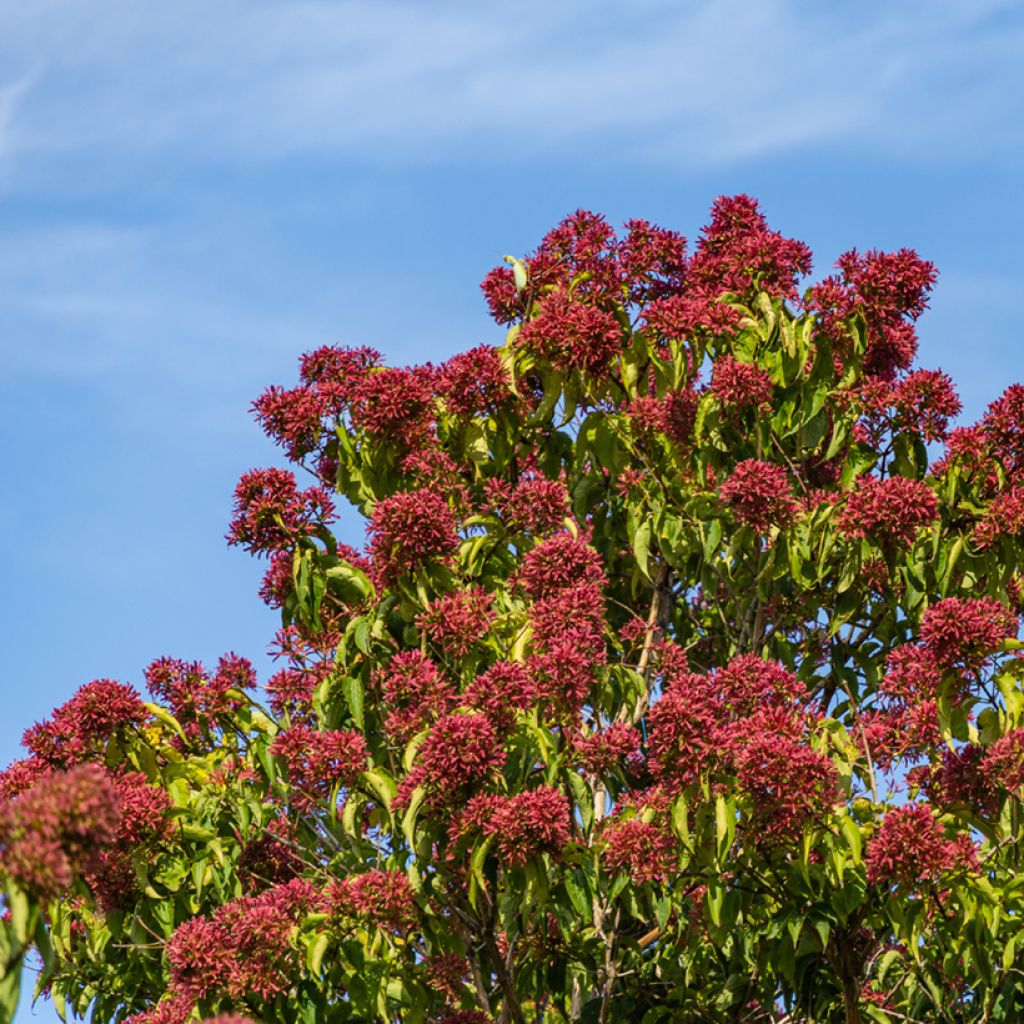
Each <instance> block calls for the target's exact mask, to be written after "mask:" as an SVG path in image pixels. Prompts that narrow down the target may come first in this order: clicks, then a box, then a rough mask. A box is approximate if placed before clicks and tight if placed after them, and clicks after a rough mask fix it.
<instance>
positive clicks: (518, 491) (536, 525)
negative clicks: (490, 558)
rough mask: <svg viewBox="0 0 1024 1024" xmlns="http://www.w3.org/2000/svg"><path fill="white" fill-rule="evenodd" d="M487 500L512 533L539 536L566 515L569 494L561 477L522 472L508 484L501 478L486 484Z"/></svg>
mask: <svg viewBox="0 0 1024 1024" xmlns="http://www.w3.org/2000/svg"><path fill="white" fill-rule="evenodd" d="M487 499H488V503H489V504H490V505H492V506H493V507H494V509H495V510H496V511H497V512H498V514H499V515H500V516H501V518H502V520H503V521H504V523H505V525H506V527H507V528H508V529H509V530H510V531H512V532H514V533H529V534H534V535H536V536H542V535H544V534H546V533H550V532H551V531H552V530H555V529H558V528H559V527H561V526H562V525H564V523H565V519H566V516H568V515H569V494H568V492H567V491H566V489H565V483H564V481H562V480H548V479H547V478H545V477H543V476H540V475H539V474H537V473H532V472H528V473H526V474H524V475H523V476H522V477H520V478H519V480H517V481H516V483H515V484H514V485H512V486H510V485H509V484H507V483H506V482H505V481H504V480H490V481H488V483H487Z"/></svg>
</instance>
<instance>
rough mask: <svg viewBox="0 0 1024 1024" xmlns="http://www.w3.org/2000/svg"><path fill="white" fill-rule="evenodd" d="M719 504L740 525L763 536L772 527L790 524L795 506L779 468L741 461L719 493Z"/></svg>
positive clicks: (781, 469)
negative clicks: (730, 511) (731, 513)
mask: <svg viewBox="0 0 1024 1024" xmlns="http://www.w3.org/2000/svg"><path fill="white" fill-rule="evenodd" d="M719 497H720V499H721V501H722V504H724V505H726V506H727V507H728V508H731V509H732V510H733V513H734V514H735V516H736V518H737V519H738V520H739V521H740V522H741V523H746V525H748V526H750V527H752V528H753V529H754V530H756V531H757V532H758V533H760V534H766V533H768V531H769V530H770V529H771V528H772V527H773V526H777V527H779V528H780V529H784V528H785V527H787V526H788V525H789V524H790V523H792V521H793V519H794V517H795V516H796V512H797V504H796V501H795V500H794V498H793V491H792V489H791V488H790V485H789V476H788V474H787V473H786V470H785V469H784V468H783V467H782V466H776V465H775V464H774V463H772V462H764V461H762V460H761V459H744V460H743V461H742V462H740V463H738V464H737V466H736V468H735V469H734V470H733V471H732V474H731V475H730V477H729V479H728V480H726V481H725V483H724V484H722V487H721V489H720V490H719Z"/></svg>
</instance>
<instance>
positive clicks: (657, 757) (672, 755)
mask: <svg viewBox="0 0 1024 1024" xmlns="http://www.w3.org/2000/svg"><path fill="white" fill-rule="evenodd" d="M802 696H803V688H802V686H801V684H800V683H799V681H798V680H797V679H796V678H795V677H794V676H793V675H792V674H791V673H789V672H787V671H785V669H784V668H783V667H782V666H781V665H779V664H778V663H777V662H770V661H764V660H762V659H760V658H757V657H756V656H754V655H743V656H740V657H738V658H735V659H734V660H733V661H732V662H730V664H729V665H728V666H726V668H724V669H721V670H719V671H718V672H715V673H713V674H711V675H710V676H701V675H694V674H691V673H688V672H685V671H680V670H678V669H677V668H675V667H669V669H668V670H667V673H666V688H665V693H664V695H663V696H662V698H661V699H660V700H659V701H658V702H657V703H656V704H655V705H654V706H653V707H652V709H651V712H650V716H649V720H648V724H649V734H648V748H647V756H648V763H649V764H650V767H651V770H652V773H653V774H654V776H655V778H656V779H657V780H658V781H659V782H661V783H662V784H663V785H664V786H666V787H667V791H668V792H669V793H671V792H676V791H678V790H680V789H683V788H686V787H691V786H695V785H697V784H698V783H699V782H700V781H701V780H702V779H706V780H708V781H710V782H711V784H712V785H714V786H717V785H720V784H722V783H724V782H726V781H727V780H729V779H731V778H737V779H738V780H739V783H740V786H741V787H742V788H743V789H744V790H745V791H746V792H747V793H748V794H749V795H750V797H751V799H752V803H753V805H754V810H753V811H752V816H753V817H752V821H751V826H752V832H753V833H754V835H755V836H757V837H760V838H761V839H762V840H763V841H769V842H777V841H781V840H784V839H788V838H790V837H792V836H793V835H794V834H795V833H798V832H799V831H800V830H801V829H802V828H803V827H804V825H806V824H807V823H808V822H810V821H811V820H813V819H814V818H816V817H819V816H821V815H823V814H825V813H827V812H828V810H829V809H830V808H831V807H832V806H833V804H834V803H835V800H836V778H837V777H836V771H835V768H834V766H833V765H832V762H831V761H830V759H829V758H827V757H825V756H824V755H823V754H819V753H817V752H816V751H814V750H812V749H810V747H809V746H808V745H807V739H808V731H809V728H810V725H811V722H812V718H811V716H810V714H809V713H808V712H807V711H806V710H804V709H803V708H802V706H801V703H802V701H801V698H802Z"/></svg>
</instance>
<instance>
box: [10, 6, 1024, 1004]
mask: <svg viewBox="0 0 1024 1024" xmlns="http://www.w3.org/2000/svg"><path fill="white" fill-rule="evenodd" d="M1022 67H1024V8H1022V7H1021V5H1020V4H1019V3H1014V2H996V0H964V2H956V3H954V2H944V0H912V2H901V0H895V2H894V0H888V2H884V3H883V2H876V0H867V2H861V3H857V4H838V3H827V2H825V3H823V2H820V0H818V2H815V3H811V2H797V0H761V2H759V3H757V4H752V3H749V2H740V0H719V2H687V0H672V2H662V0H631V3H629V4H611V3H600V2H593V0H591V2H583V0H563V2H561V3H558V4H550V3H537V2H534V0H517V2H514V3H508V4H479V3H456V2H437V0H435V2H433V3H430V4H427V3H418V4H417V3H407V4H403V3H395V2H393V0H374V2H371V3H348V2H292V3H282V2H264V0H202V2H198V0H175V3H173V4H154V3H139V2H138V0H131V2H129V0H105V2H104V3H102V4H96V3H91V2H86V0H32V2H31V3H23V2H18V3H15V2H10V0H0V359H2V363H0V366H2V373H0V447H2V457H3V466H4V475H5V483H4V486H3V489H2V492H0V493H2V499H0V556H2V564H3V566H4V573H5V583H4V588H3V589H4V627H5V633H6V642H5V643H4V644H3V645H2V649H0V681H2V685H3V688H4V697H5V714H4V715H3V720H2V722H0V759H2V760H3V761H4V762H6V761H7V760H9V759H10V758H12V757H14V756H15V755H16V753H17V746H18V741H19V737H20V734H21V731H22V729H23V728H24V727H25V726H27V725H29V724H31V723H32V722H33V721H35V720H36V719H38V718H40V717H42V716H43V715H45V714H46V713H47V712H48V711H49V710H50V709H51V708H52V707H53V706H54V705H55V704H56V703H59V702H60V701H62V700H64V699H66V698H67V697H68V696H69V695H70V694H71V693H72V692H73V691H74V689H75V688H76V687H77V686H78V685H80V684H81V683H84V682H87V681H88V680H90V679H93V678H97V677H112V678H116V679H121V680H123V681H128V682H134V683H138V682H139V681H140V677H141V670H142V668H143V667H144V666H145V665H146V664H147V663H148V662H149V661H150V660H152V659H153V658H155V657H157V656H160V655H163V654H171V655H176V656H181V657H188V658H200V659H204V660H207V661H210V662H213V661H215V660H216V657H217V656H218V655H219V654H220V653H222V652H224V651H227V650H235V651H237V652H238V653H240V654H245V655H247V656H249V657H251V658H252V659H253V660H254V661H255V662H256V663H257V664H258V665H260V667H261V668H265V667H266V664H267V663H266V659H265V657H264V653H263V652H264V649H265V645H266V642H267V640H268V639H269V637H270V635H271V633H272V631H273V628H274V616H273V614H272V613H270V612H269V611H267V610H266V609H264V608H263V607H262V606H261V605H260V604H259V602H258V600H257V598H256V594H255V592H256V587H257V584H258V579H259V576H260V572H261V566H260V565H259V564H257V563H255V562H253V561H251V560H250V559H249V558H248V557H247V556H246V555H244V554H243V553H241V552H240V551H237V550H229V549H228V548H227V547H226V545H225V543H224V541H223V534H224V531H225V528H226V524H227V520H228V517H229V508H230V495H231V489H232V487H233V485H234V482H235V480H236V479H237V478H238V476H239V475H240V474H241V473H242V472H243V471H244V470H246V469H247V468H249V467H250V466H253V465H260V464H267V463H269V462H271V461H272V460H274V459H275V457H276V453H275V451H274V449H273V448H272V447H271V446H270V444H269V442H266V441H265V440H264V439H263V438H262V436H261V434H260V432H259V430H258V428H257V427H256V426H255V425H254V424H253V422H252V421H251V419H250V417H249V415H248V411H247V410H248V406H249V403H250V402H251V401H252V400H253V399H254V398H255V397H256V396H257V394H258V393H259V392H260V390H261V389H262V388H263V387H264V386H266V385H267V384H270V383H273V382H279V383H289V382H291V381H292V380H293V378H294V375H295V360H296V357H297V356H298V355H299V354H300V353H301V352H303V351H305V350H307V349H309V348H313V347H316V346H318V345H321V344H324V343H347V344H369V345H373V346H374V347H376V348H379V349H380V350H382V351H384V352H385V353H387V355H388V356H389V358H391V359H392V360H393V361H394V362H396V363H403V362H410V361H425V360H428V359H429V360H438V359H441V358H443V357H445V356H446V355H449V354H451V353H452V352H454V351H456V350H458V349H460V348H465V347H469V346H471V345H474V344H479V343H480V342H482V341H492V342H497V341H500V338H501V335H500V332H499V331H498V330H496V329H495V328H494V326H493V325H492V324H491V323H490V322H489V321H488V319H487V317H486V314H485V310H484V305H483V302H482V299H481V297H480V295H479V292H478V290H477V284H478V281H479V280H480V278H481V277H482V276H483V274H484V273H485V272H486V271H487V269H489V268H490V267H491V266H492V265H493V264H494V263H496V262H498V261H499V260H500V258H501V256H502V255H503V254H505V253H522V252H524V251H526V250H528V249H529V248H531V247H532V246H533V245H534V244H535V243H536V242H537V240H538V239H539V237H540V235H541V234H542V233H543V232H544V231H545V230H546V229H547V228H548V227H550V226H551V225H552V224H554V223H555V222H556V221H557V220H558V219H560V218H561V217H562V216H564V215H565V214H566V213H568V212H570V211H571V210H573V209H575V208H577V207H579V206H584V207H588V208H591V209H594V210H598V211H601V212H604V213H605V214H607V215H608V216H609V217H611V218H612V219H613V220H615V221H622V220H624V219H626V218H629V217H647V218H649V219H652V220H654V221H656V222H659V223H661V224H663V225H664V226H666V227H672V228H676V229H679V230H682V231H683V232H684V233H686V234H687V235H688V236H689V237H694V236H695V235H696V232H697V230H698V228H699V227H700V225H701V224H702V223H703V220H704V217H705V215H706V213H707V209H708V207H709V205H710V203H711V201H712V200H713V199H714V197H715V196H716V195H718V194H719V193H731V192H738V191H746V192H749V193H751V194H753V195H755V196H757V197H759V198H760V199H761V201H762V203H763V205H764V207H765V209H766V212H767V214H768V216H769V219H770V220H771V222H772V224H773V225H774V226H776V227H777V228H779V229H780V230H782V231H784V232H786V233H787V234H791V235H794V236H796V237H799V238H802V239H804V240H806V241H807V242H809V243H810V244H811V246H812V247H813V249H814V251H815V255H816V268H817V271H818V272H819V273H825V272H827V270H828V267H829V266H830V265H831V263H832V261H833V260H834V259H835V257H836V256H838V255H839V253H840V252H842V251H844V250H845V249H847V248H849V247H851V246H858V247H861V248H866V247H871V246H877V247H881V248H896V247H900V246H904V245H906V246H913V247H916V248H917V249H918V250H919V251H920V252H921V253H922V254H923V255H925V256H926V257H928V258H930V259H932V260H934V261H935V262H936V263H937V264H938V267H939V269H940V278H939V283H938V287H937V290H936V293H935V296H934V299H933V302H932V309H931V311H930V312H929V313H928V314H927V315H926V316H925V318H924V319H923V321H922V322H921V325H920V326H921V333H922V336H923V345H922V351H921V362H922V364H923V365H925V366H929V367H935V366H939V367H941V368H943V369H945V370H947V371H948V372H950V373H952V374H953V375H954V377H955V378H956V379H957V381H958V383H959V385H960V389H961V394H962V396H963V398H964V401H965V405H966V407H967V408H966V414H965V415H966V416H968V417H973V416H975V415H977V414H978V413H979V412H980V411H981V409H982V408H983V407H984V405H985V404H986V403H987V402H988V401H989V400H990V399H991V398H993V397H995V395H996V394H998V392H999V391H1001V390H1002V388H1003V387H1004V386H1005V385H1006V384H1008V383H1010V381H1011V380H1014V379H1018V378H1021V377H1024V372H1022V371H1021V369H1020V368H1019V367H1020V362H1021V355H1020V354H1021V345H1020V342H1019V341H1018V332H1019V327H1018V323H1019V316H1020V310H1021V308H1022V307H1024V271H1022V269H1021V260H1020V255H1019V251H1020V244H1021V242H1020V240H1021V238H1022V237H1024V208H1022V203H1021V186H1022V184H1024V73H1022V71H1021V68H1022ZM346 529H347V530H348V534H347V538H346V539H348V540H349V541H355V542H359V541H361V537H362V531H361V526H360V525H359V524H358V523H357V522H356V521H355V520H354V519H351V518H350V519H349V520H347V521H346ZM34 1012H35V1018H34V1019H36V1020H41V1021H49V1020H51V1019H52V1013H51V1012H50V1010H49V1009H48V1008H47V1007H40V1008H37V1009H36V1011H34ZM32 1013H33V1011H30V1010H29V1009H28V1007H27V1006H25V1007H23V1009H22V1010H21V1011H20V1015H19V1018H18V1019H19V1024H21V1022H24V1021H28V1020H30V1019H33V1018H32Z"/></svg>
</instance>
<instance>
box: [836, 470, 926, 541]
mask: <svg viewBox="0 0 1024 1024" xmlns="http://www.w3.org/2000/svg"><path fill="white" fill-rule="evenodd" d="M937 515H938V499H937V498H936V496H935V491H934V490H933V489H932V488H931V487H930V486H929V485H928V484H926V483H925V482H924V481H923V480H911V479H910V478H908V477H902V476H894V477H889V478H887V479H884V480H881V479H879V478H878V477H875V476H864V477H860V478H859V479H858V481H857V486H856V488H855V489H854V490H853V491H851V492H850V493H849V495H848V496H847V499H846V504H845V506H844V507H843V509H842V511H841V512H840V513H839V515H838V516H837V517H836V525H837V526H838V528H839V530H840V532H841V533H843V534H845V535H846V536H847V537H857V538H860V537H870V538H871V539H873V540H876V541H878V542H880V543H888V544H893V545H900V546H906V545H909V544H912V543H913V542H914V540H915V539H916V538H917V535H918V532H919V531H920V529H921V528H922V527H924V526H927V525H928V524H930V523H932V522H934V520H935V518H936V516H937Z"/></svg>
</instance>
